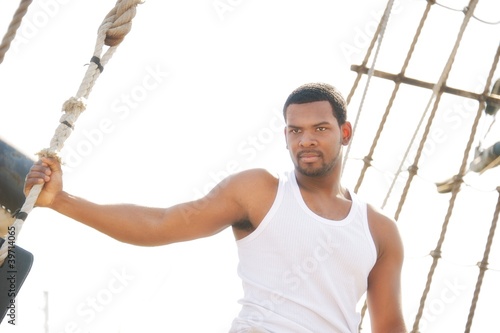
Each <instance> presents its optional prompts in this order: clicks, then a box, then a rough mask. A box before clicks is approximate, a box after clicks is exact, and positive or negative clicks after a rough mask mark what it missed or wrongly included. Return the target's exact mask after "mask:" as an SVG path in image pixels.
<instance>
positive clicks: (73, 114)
mask: <svg viewBox="0 0 500 333" xmlns="http://www.w3.org/2000/svg"><path fill="white" fill-rule="evenodd" d="M141 2H142V1H141V0H118V1H117V2H116V4H115V6H114V8H113V9H112V10H111V11H110V12H109V13H108V14H107V15H106V17H105V18H104V20H103V22H102V23H101V25H100V27H99V30H98V33H97V41H96V45H95V48H94V52H93V55H92V58H91V63H90V64H89V66H88V68H87V71H86V73H85V76H84V78H83V80H82V83H81V85H80V87H79V89H78V92H77V93H76V95H75V96H74V97H70V98H69V99H68V100H67V101H66V102H64V104H63V112H64V114H63V115H62V117H61V118H60V124H59V126H58V127H57V128H56V131H55V134H54V136H53V137H52V140H51V141H50V147H49V148H46V149H43V150H42V151H40V152H39V153H38V155H39V156H40V157H42V156H45V157H55V158H58V157H57V153H58V152H59V151H61V149H62V148H63V146H64V142H65V141H66V139H67V138H68V137H69V136H70V134H71V132H72V131H73V127H74V124H75V122H76V121H77V119H78V117H79V116H80V114H81V113H82V112H83V111H84V110H85V108H86V104H85V101H86V99H87V98H88V96H89V94H90V92H91V90H92V88H93V86H94V84H95V82H96V80H97V78H98V77H99V75H100V74H101V72H102V71H103V68H104V66H105V65H106V64H107V63H108V61H109V60H110V59H111V57H112V56H113V54H114V53H115V51H116V49H117V47H118V46H119V45H120V43H121V42H122V41H123V39H124V38H125V36H126V35H127V34H128V33H129V31H130V29H131V27H132V19H133V18H134V16H135V14H136V7H137V5H138V4H140V3H141ZM105 45H106V46H109V47H108V48H107V49H106V50H105V51H104V50H103V49H104V46H105ZM42 187H43V185H35V186H33V188H32V189H31V191H30V193H29V194H28V196H27V197H26V201H25V202H24V204H23V206H22V207H21V209H20V212H18V213H17V215H16V220H15V221H14V223H13V224H12V228H13V229H11V230H14V231H15V233H14V236H10V239H12V237H14V239H13V241H14V243H15V242H16V240H17V237H18V235H19V232H20V231H21V228H22V226H23V223H24V221H25V220H26V217H27V216H28V214H29V213H30V212H31V211H32V210H33V207H34V205H35V202H36V200H37V198H38V195H39V194H40V192H41V190H42ZM8 243H9V242H4V243H3V245H2V247H1V248H0V265H1V264H2V263H3V261H4V259H5V258H6V257H7V253H8V247H9V244H8Z"/></svg>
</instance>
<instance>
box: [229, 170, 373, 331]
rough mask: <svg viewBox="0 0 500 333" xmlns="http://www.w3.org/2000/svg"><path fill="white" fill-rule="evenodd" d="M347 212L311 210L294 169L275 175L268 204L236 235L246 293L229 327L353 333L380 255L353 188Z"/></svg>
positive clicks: (241, 276) (364, 208)
mask: <svg viewBox="0 0 500 333" xmlns="http://www.w3.org/2000/svg"><path fill="white" fill-rule="evenodd" d="M350 194H351V197H352V206H351V209H350V211H349V214H348V215H347V217H346V218H344V219H343V220H340V221H333V220H328V219H325V218H323V217H321V216H319V215H317V214H315V213H314V212H313V211H311V210H310V209H309V208H308V207H307V205H306V203H305V202H304V199H303V198H302V195H301V193H300V190H299V187H298V184H297V180H296V178H295V173H294V172H293V171H291V172H289V173H286V174H285V175H283V176H280V179H279V185H278V191H277V194H276V198H275V200H274V203H273V205H272V206H271V209H270V210H269V212H268V213H267V215H266V216H265V217H264V219H263V220H262V222H261V223H260V225H259V226H258V227H257V229H256V230H255V231H254V232H252V233H251V234H250V235H248V236H246V237H245V238H243V239H241V240H238V241H237V247H238V255H239V265H238V275H239V276H240V278H241V279H242V283H243V291H244V296H243V298H242V299H241V300H240V301H239V303H240V304H241V305H242V309H241V311H240V313H239V315H238V317H237V318H236V319H234V321H233V323H232V327H231V330H230V333H242V332H248V331H249V329H250V328H254V329H257V330H258V331H259V332H260V331H262V332H276V333H306V332H307V333H327V332H328V333H347V332H349V333H352V332H357V331H358V325H359V320H360V316H359V313H358V312H357V310H356V306H357V303H358V302H359V300H360V298H361V296H362V295H363V294H364V293H365V292H366V288H367V278H368V274H369V273H370V270H371V269H372V267H373V265H374V264H375V261H376V258H377V253H376V249H375V244H374V242H373V239H372V236H371V234H370V230H369V227H368V221H367V209H366V204H365V203H363V202H361V201H360V200H359V199H358V198H357V197H356V195H355V194H354V193H350Z"/></svg>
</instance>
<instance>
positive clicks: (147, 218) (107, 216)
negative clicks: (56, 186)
mask: <svg viewBox="0 0 500 333" xmlns="http://www.w3.org/2000/svg"><path fill="white" fill-rule="evenodd" d="M51 208H52V209H54V210H55V211H57V212H59V213H61V214H63V215H65V216H67V217H70V218H72V219H74V220H76V221H79V222H81V223H83V224H85V225H87V226H89V227H92V228H94V229H96V230H98V231H100V232H102V233H105V234H106V235H108V236H110V237H113V238H115V239H117V240H119V241H122V242H125V243H130V244H134V245H142V246H153V245H159V240H158V239H159V235H158V232H157V231H158V225H159V222H160V221H161V220H162V218H163V215H164V213H165V210H164V209H161V208H150V207H141V206H135V205H130V204H116V205H100V204H96V203H93V202H90V201H87V200H85V199H82V198H79V197H76V196H73V195H71V194H68V193H66V192H61V193H60V194H59V195H58V196H57V197H56V199H55V200H54V202H53V204H52V206H51Z"/></svg>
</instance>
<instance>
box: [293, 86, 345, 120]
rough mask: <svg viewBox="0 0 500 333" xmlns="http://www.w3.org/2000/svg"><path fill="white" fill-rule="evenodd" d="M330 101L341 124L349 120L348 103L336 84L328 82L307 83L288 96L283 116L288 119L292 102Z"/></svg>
mask: <svg viewBox="0 0 500 333" xmlns="http://www.w3.org/2000/svg"><path fill="white" fill-rule="evenodd" d="M320 101H328V102H329V103H330V105H331V106H332V109H333V115H334V116H335V118H337V121H338V123H339V125H343V124H344V123H345V122H346V120H347V103H346V101H345V99H344V97H343V96H342V94H341V93H340V91H339V90H338V89H337V88H335V87H334V86H332V85H330V84H328V83H321V82H319V83H306V84H304V85H302V86H300V87H298V88H297V89H295V90H294V91H292V93H291V94H290V95H289V96H288V98H287V100H286V102H285V105H284V106H283V117H285V120H286V109H287V108H288V106H289V105H290V104H304V103H311V102H320Z"/></svg>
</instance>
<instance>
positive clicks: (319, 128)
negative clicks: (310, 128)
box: [316, 127, 326, 132]
mask: <svg viewBox="0 0 500 333" xmlns="http://www.w3.org/2000/svg"><path fill="white" fill-rule="evenodd" d="M316 130H317V131H318V132H323V131H326V127H318V128H316Z"/></svg>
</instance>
